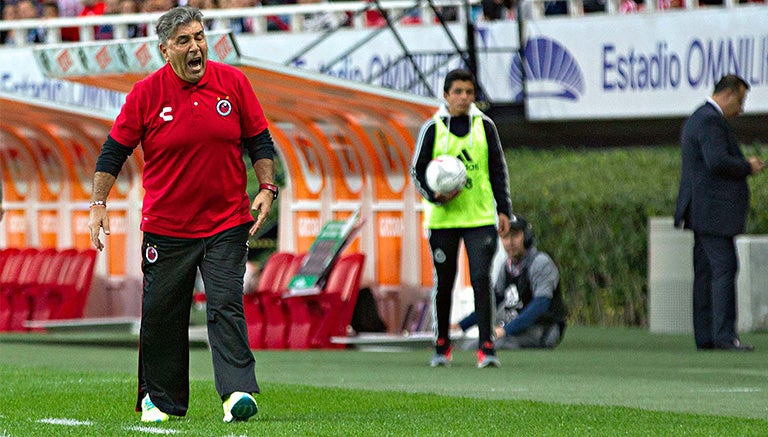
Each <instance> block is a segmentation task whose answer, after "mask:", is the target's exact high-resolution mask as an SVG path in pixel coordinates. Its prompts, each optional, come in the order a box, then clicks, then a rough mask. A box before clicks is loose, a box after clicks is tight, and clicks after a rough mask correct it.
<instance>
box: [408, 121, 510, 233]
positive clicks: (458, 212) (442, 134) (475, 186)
mask: <svg viewBox="0 0 768 437" xmlns="http://www.w3.org/2000/svg"><path fill="white" fill-rule="evenodd" d="M434 119H435V147H434V149H433V151H432V157H433V158H435V157H438V156H440V155H452V156H455V157H457V158H459V159H460V160H461V161H462V162H464V166H466V167H467V186H466V187H464V190H462V191H461V193H459V195H458V196H456V197H455V198H454V199H453V200H451V201H450V202H448V203H446V204H444V205H435V204H434V203H431V202H429V201H427V200H424V201H423V205H424V227H425V228H427V229H446V228H476V227H479V226H487V225H495V224H496V205H495V202H494V199H493V190H492V189H491V179H490V175H489V173H488V141H487V140H486V139H485V128H484V127H483V117H472V127H471V129H470V131H469V133H468V134H467V135H466V136H464V137H457V136H455V135H453V134H451V132H450V131H449V129H448V126H446V125H445V123H443V120H442V119H441V118H440V117H439V116H438V115H435V116H434Z"/></svg>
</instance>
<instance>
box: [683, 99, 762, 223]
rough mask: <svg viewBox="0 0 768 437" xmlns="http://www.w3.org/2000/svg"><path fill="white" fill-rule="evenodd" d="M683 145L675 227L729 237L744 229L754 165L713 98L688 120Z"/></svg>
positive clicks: (684, 130)
mask: <svg viewBox="0 0 768 437" xmlns="http://www.w3.org/2000/svg"><path fill="white" fill-rule="evenodd" d="M680 143H681V148H682V172H681V174H680V188H679V191H678V195H677V205H676V208H675V226H676V227H680V226H685V228H688V229H692V230H693V231H694V232H700V233H702V234H708V235H716V236H723V237H732V236H735V235H737V234H741V233H743V232H744V228H745V225H746V219H747V212H748V210H749V187H748V186H747V176H749V175H750V174H751V166H750V164H749V162H748V161H747V160H746V159H745V158H744V155H743V154H742V153H741V150H740V149H739V145H738V143H737V142H736V137H735V136H734V135H733V132H732V131H731V126H730V125H729V124H728V121H727V120H726V119H725V117H723V115H722V114H721V113H720V112H719V111H718V110H717V108H715V106H714V105H713V104H712V103H710V102H707V103H705V104H704V105H702V106H701V107H699V108H698V109H697V110H696V111H695V112H694V113H693V115H691V116H690V117H689V118H688V120H686V122H685V124H684V125H683V130H682V134H681V138H680Z"/></svg>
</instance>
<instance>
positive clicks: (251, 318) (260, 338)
mask: <svg viewBox="0 0 768 437" xmlns="http://www.w3.org/2000/svg"><path fill="white" fill-rule="evenodd" d="M293 257H294V255H293V254H292V253H288V252H275V253H273V254H272V255H271V256H270V257H269V259H267V262H266V264H264V268H263V269H262V271H261V274H260V275H259V283H258V285H257V286H256V289H255V290H253V292H251V293H247V294H245V295H243V310H244V312H245V323H246V325H247V326H248V345H249V346H250V348H251V349H261V348H263V347H264V312H263V310H262V307H261V302H260V301H259V299H260V297H261V296H263V295H268V294H273V293H276V292H277V291H278V289H279V287H280V285H281V284H282V280H283V274H284V273H285V271H286V268H287V267H288V266H289V265H290V263H291V261H292V260H293Z"/></svg>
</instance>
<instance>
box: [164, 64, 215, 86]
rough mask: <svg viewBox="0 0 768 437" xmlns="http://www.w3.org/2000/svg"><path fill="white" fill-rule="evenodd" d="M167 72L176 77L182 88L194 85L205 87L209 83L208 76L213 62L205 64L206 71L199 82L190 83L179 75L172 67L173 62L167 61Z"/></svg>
mask: <svg viewBox="0 0 768 437" xmlns="http://www.w3.org/2000/svg"><path fill="white" fill-rule="evenodd" d="M164 68H165V74H167V75H170V76H171V77H173V78H174V80H175V81H176V83H177V84H179V86H180V87H181V89H189V88H192V87H198V88H200V87H204V86H205V85H207V84H208V77H209V76H210V68H211V62H210V61H208V62H207V63H206V65H205V73H203V77H201V78H200V80H199V81H197V83H189V82H187V81H186V80H184V79H182V78H180V77H179V75H177V74H176V72H175V71H173V68H172V67H171V64H170V63H169V62H166V63H165V67H164Z"/></svg>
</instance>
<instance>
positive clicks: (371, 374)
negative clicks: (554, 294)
mask: <svg viewBox="0 0 768 437" xmlns="http://www.w3.org/2000/svg"><path fill="white" fill-rule="evenodd" d="M28 339H34V340H37V341H31V342H30V341H26V340H28ZM68 339H71V338H69V337H47V338H46V337H43V336H38V335H34V336H32V335H29V336H19V335H4V336H0V381H2V382H0V394H2V397H1V398H0V436H1V437H8V436H61V435H73V436H79V435H83V436H127V435H185V436H256V435H269V436H273V435H292V436H295V435H300V436H304V435H334V436H335V435H339V436H340V435H344V436H347V435H354V436H357V435H371V436H373V435H375V436H379V435H398V436H399V435H403V436H409V435H434V436H444V435H467V436H470V435H552V436H562V435H574V436H581V435H590V436H591V435H600V436H603V435H605V436H618V435H631V436H661V435H690V436H752V435H754V436H765V435H768V420H766V419H768V366H766V362H768V334H765V333H756V334H746V335H743V336H742V339H743V340H744V341H746V342H749V343H752V344H754V345H755V346H756V352H754V353H726V352H697V351H696V350H695V348H694V347H693V340H692V337H691V336H689V335H653V334H649V333H648V332H647V331H644V330H639V329H628V328H610V329H609V328H588V327H571V328H569V330H568V331H567V332H566V337H565V340H564V342H563V344H562V345H561V346H560V347H559V348H558V349H556V350H554V351H500V352H499V357H500V359H501V361H502V367H501V368H499V369H477V368H475V357H474V352H469V351H455V352H454V362H453V366H452V367H450V368H437V369H432V368H430V367H429V366H428V364H427V363H428V361H429V358H430V356H431V350H429V349H427V348H420V349H411V350H408V351H397V352H392V351H389V352H373V351H370V352H368V351H353V350H347V351H256V352H255V355H256V361H257V377H258V379H259V382H260V384H261V388H262V394H261V395H259V396H257V401H258V402H259V407H260V411H259V413H258V415H257V416H256V417H255V418H253V419H251V421H249V422H247V423H234V424H225V423H222V422H221V418H222V411H221V403H220V401H219V399H218V396H217V394H216V392H215V390H214V383H213V376H212V367H211V363H210V353H209V351H208V350H207V349H204V348H194V349H192V352H191V356H190V360H191V377H192V382H191V402H190V411H189V414H188V415H187V417H186V418H184V419H182V420H178V421H173V422H169V423H164V424H151V425H147V424H142V423H141V422H139V415H138V414H137V413H134V412H133V405H134V402H135V388H136V381H135V374H136V357H137V353H136V351H135V350H134V349H133V348H132V347H116V346H112V347H103V346H95V345H91V344H90V343H91V341H90V340H92V338H90V339H89V340H88V342H83V343H80V344H77V343H76V342H68ZM45 340H53V341H45ZM81 340H82V339H81ZM112 344H119V342H112Z"/></svg>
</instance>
